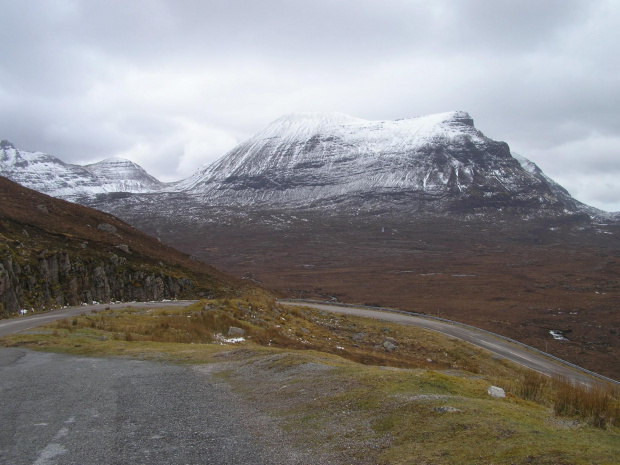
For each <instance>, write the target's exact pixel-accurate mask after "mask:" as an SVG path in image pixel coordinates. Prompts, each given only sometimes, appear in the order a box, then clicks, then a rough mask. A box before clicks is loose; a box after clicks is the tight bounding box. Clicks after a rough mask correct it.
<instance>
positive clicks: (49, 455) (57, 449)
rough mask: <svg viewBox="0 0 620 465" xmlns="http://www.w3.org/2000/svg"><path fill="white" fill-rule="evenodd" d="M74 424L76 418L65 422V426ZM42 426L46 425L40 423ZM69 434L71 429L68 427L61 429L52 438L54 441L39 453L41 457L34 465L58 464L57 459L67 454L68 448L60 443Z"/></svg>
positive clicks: (70, 418)
mask: <svg viewBox="0 0 620 465" xmlns="http://www.w3.org/2000/svg"><path fill="white" fill-rule="evenodd" d="M74 422H75V417H69V418H68V419H67V421H65V424H71V423H74ZM40 425H45V423H40ZM67 434H69V428H67V427H66V426H63V427H62V428H60V429H59V430H58V432H57V433H56V436H54V437H53V438H52V441H51V442H50V443H49V444H48V445H47V446H45V447H44V448H43V450H42V451H41V452H40V453H39V456H38V457H37V459H36V460H35V461H34V462H33V463H32V465H54V463H56V461H55V460H54V459H55V458H56V457H58V456H59V455H62V454H66V453H67V448H66V447H65V446H63V445H62V444H61V443H60V440H61V439H62V438H64V437H65V436H66V435H67Z"/></svg>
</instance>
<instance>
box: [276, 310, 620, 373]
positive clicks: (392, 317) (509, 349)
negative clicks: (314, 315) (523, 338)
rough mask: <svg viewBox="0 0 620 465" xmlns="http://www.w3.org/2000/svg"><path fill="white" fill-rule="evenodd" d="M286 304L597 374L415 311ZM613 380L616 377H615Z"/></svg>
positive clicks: (545, 366)
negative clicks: (433, 333)
mask: <svg viewBox="0 0 620 465" xmlns="http://www.w3.org/2000/svg"><path fill="white" fill-rule="evenodd" d="M281 302H282V303H284V304H286V305H296V306H300V307H312V308H316V309H318V310H324V311H328V312H332V313H341V314H345V315H355V316H361V317H366V318H374V319H377V320H383V321H389V322H392V323H399V324H402V325H408V326H416V327H419V328H425V329H430V330H433V331H437V332H440V333H443V334H446V335H448V336H452V337H455V338H457V339H461V340H463V341H466V342H469V343H471V344H474V345H476V346H478V347H481V348H483V349H486V350H488V351H489V352H492V353H494V354H496V355H498V356H500V357H503V358H505V359H507V360H510V361H512V362H515V363H518V364H519V365H522V366H525V367H527V368H531V369H533V370H536V371H538V372H539V373H543V374H545V375H548V376H554V375H558V376H563V377H566V378H568V379H570V380H572V381H573V382H578V383H585V384H588V385H591V384H592V383H593V382H595V380H596V379H597V378H593V377H592V376H591V375H589V374H587V373H586V372H584V371H579V370H577V369H575V368H572V367H570V366H568V365H564V364H562V363H559V362H557V361H555V360H553V359H552V358H548V357H545V356H544V355H542V354H541V353H539V352H535V351H533V350H528V349H527V348H526V347H523V346H521V345H517V344H513V343H511V342H509V341H506V340H505V339H501V338H499V337H495V336H493V335H492V334H489V333H485V332H482V331H476V330H475V329H473V328H469V327H465V326H460V325H459V324H457V323H447V322H445V321H438V320H433V319H429V318H424V317H418V316H414V315H405V314H402V313H390V312H386V311H379V310H370V309H367V308H357V307H343V306H339V305H329V304H320V303H308V302H295V301H287V300H283V301H281ZM612 381H613V380H612Z"/></svg>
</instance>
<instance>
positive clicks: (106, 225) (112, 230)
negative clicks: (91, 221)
mask: <svg viewBox="0 0 620 465" xmlns="http://www.w3.org/2000/svg"><path fill="white" fill-rule="evenodd" d="M97 229H99V230H100V231H106V232H109V233H112V234H116V227H115V226H113V225H111V224H110V223H100V224H99V225H98V226H97Z"/></svg>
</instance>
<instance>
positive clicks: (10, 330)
mask: <svg viewBox="0 0 620 465" xmlns="http://www.w3.org/2000/svg"><path fill="white" fill-rule="evenodd" d="M194 302H197V301H196V300H176V301H170V302H126V303H119V304H95V305H82V306H80V307H68V308H63V309H60V310H50V311H49V312H45V313H37V314H35V315H28V316H22V317H17V318H11V319H8V320H0V337H3V336H8V335H9V334H14V333H18V332H20V331H24V330H26V329H31V328H36V327H37V326H41V325H44V324H46V323H51V322H52V321H56V320H61V319H63V318H69V317H72V316H77V315H81V314H82V313H89V312H92V311H93V310H95V311H99V310H104V309H105V308H107V307H110V308H115V307H116V308H127V307H139V308H165V307H186V306H187V305H190V304H193V303H194Z"/></svg>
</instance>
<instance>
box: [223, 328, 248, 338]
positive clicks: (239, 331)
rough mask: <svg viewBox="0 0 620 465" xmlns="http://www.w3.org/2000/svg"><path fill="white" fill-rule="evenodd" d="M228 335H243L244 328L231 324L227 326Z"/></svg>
mask: <svg viewBox="0 0 620 465" xmlns="http://www.w3.org/2000/svg"><path fill="white" fill-rule="evenodd" d="M226 336H228V337H244V336H245V329H242V328H237V327H236V326H231V327H230V328H228V332H227V333H226Z"/></svg>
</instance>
